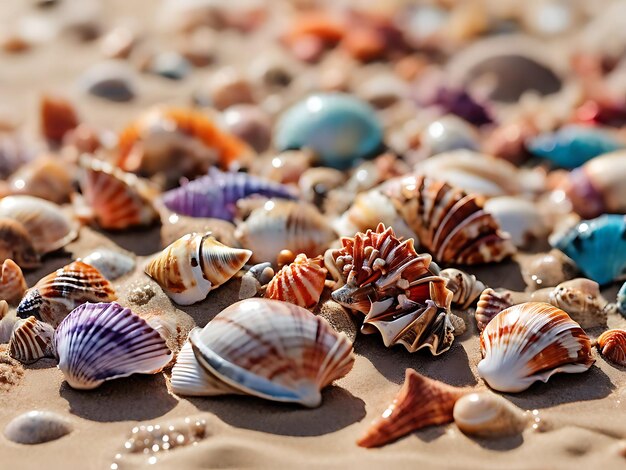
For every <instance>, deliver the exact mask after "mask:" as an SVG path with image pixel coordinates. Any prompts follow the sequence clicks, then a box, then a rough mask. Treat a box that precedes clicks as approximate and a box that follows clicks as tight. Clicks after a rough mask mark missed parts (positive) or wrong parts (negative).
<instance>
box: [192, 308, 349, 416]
mask: <svg viewBox="0 0 626 470" xmlns="http://www.w3.org/2000/svg"><path fill="white" fill-rule="evenodd" d="M189 341H190V342H191V345H192V346H193V351H194V353H195V357H196V359H197V361H198V362H199V364H200V365H201V366H202V368H203V369H204V370H205V372H207V373H208V374H209V375H212V376H214V377H215V378H217V379H219V380H221V381H223V382H224V383H225V384H226V386H227V387H232V388H235V389H236V390H238V391H240V392H243V393H246V394H250V395H254V396H258V397H261V398H265V399H268V400H273V401H279V402H290V403H300V404H302V405H304V406H308V407H316V406H319V405H320V403H321V402H322V396H321V393H320V390H321V389H322V388H324V387H326V386H327V385H330V384H331V383H332V382H333V381H334V380H336V379H339V378H341V377H343V376H344V375H346V374H347V373H348V372H349V371H350V370H351V369H352V366H353V364H354V353H353V352H352V343H350V341H349V340H348V338H347V337H346V336H345V334H343V333H336V332H335V331H334V330H333V329H332V328H331V326H330V325H329V324H328V323H327V322H326V321H325V320H323V319H321V318H319V317H316V316H315V315H312V314H311V313H310V312H309V311H307V310H305V309H303V308H301V307H298V306H296V305H293V304H290V303H287V302H280V301H278V300H269V299H247V300H242V301H241V302H237V303H235V304H233V305H231V306H230V307H228V308H227V309H225V310H223V311H222V312H221V313H219V314H218V315H217V316H216V317H215V318H214V319H213V320H211V321H210V322H209V324H208V325H207V326H206V327H204V329H202V330H199V329H195V330H193V331H192V332H191V334H190V335H189ZM222 387H223V385H222ZM215 393H216V390H215V389H214V388H212V387H208V389H207V394H215Z"/></svg>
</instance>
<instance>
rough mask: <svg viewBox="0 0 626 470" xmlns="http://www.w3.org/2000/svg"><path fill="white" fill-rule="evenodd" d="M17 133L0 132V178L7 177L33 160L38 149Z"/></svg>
mask: <svg viewBox="0 0 626 470" xmlns="http://www.w3.org/2000/svg"><path fill="white" fill-rule="evenodd" d="M26 142H27V141H26V140H25V139H24V138H22V137H20V136H19V135H18V134H2V133H0V178H2V179H5V178H8V177H9V176H10V175H11V174H13V173H14V172H15V171H17V170H18V169H19V168H20V167H21V166H22V165H24V164H25V163H27V162H29V161H31V160H33V159H34V158H35V157H36V156H37V153H38V149H37V148H36V147H34V146H33V145H32V143H31V142H30V140H29V141H28V144H27V143H26Z"/></svg>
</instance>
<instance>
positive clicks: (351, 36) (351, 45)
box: [341, 27, 386, 62]
mask: <svg viewBox="0 0 626 470" xmlns="http://www.w3.org/2000/svg"><path fill="white" fill-rule="evenodd" d="M341 47H342V48H343V49H345V50H346V51H347V52H348V53H349V54H350V55H351V56H352V57H354V58H355V59H357V60H360V61H364V62H365V61H369V60H376V59H380V58H381V57H382V56H383V55H384V54H385V49H386V44H385V38H384V37H382V35H381V34H380V33H379V32H378V31H376V30H375V29H373V28H367V27H357V28H354V29H351V30H350V31H348V33H347V34H346V36H345V37H344V38H343V41H341Z"/></svg>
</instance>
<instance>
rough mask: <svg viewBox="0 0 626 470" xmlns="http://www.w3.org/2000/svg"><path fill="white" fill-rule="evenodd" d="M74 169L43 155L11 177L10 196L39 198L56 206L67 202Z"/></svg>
mask: <svg viewBox="0 0 626 470" xmlns="http://www.w3.org/2000/svg"><path fill="white" fill-rule="evenodd" d="M73 178H74V168H73V167H72V166H68V164H67V163H66V162H64V161H63V160H61V159H59V158H55V157H53V156H50V155H43V156H40V157H38V158H36V159H35V160H33V161H31V162H29V163H27V164H26V165H24V166H22V167H21V168H20V169H19V170H17V171H16V172H15V173H13V174H12V175H11V178H10V179H9V191H10V193H11V194H25V195H29V196H35V197H40V198H42V199H45V200H47V201H51V202H54V203H56V204H62V203H64V202H67V201H69V199H70V194H71V193H72V192H73V191H74V184H73V183H74V179H73Z"/></svg>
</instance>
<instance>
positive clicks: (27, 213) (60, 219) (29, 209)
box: [0, 196, 79, 267]
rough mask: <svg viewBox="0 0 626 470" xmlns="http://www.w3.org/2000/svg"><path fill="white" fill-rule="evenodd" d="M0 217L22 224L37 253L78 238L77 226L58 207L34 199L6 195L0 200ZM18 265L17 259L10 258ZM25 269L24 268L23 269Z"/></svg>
mask: <svg viewBox="0 0 626 470" xmlns="http://www.w3.org/2000/svg"><path fill="white" fill-rule="evenodd" d="M0 218H9V219H13V220H16V221H17V222H19V223H21V224H22V225H23V226H24V228H25V229H26V232H27V233H28V235H29V236H30V238H31V240H32V244H33V246H34V248H35V250H37V251H38V252H39V253H41V254H43V253H49V252H52V251H56V250H58V249H59V248H63V247H64V246H65V245H67V244H68V243H69V242H71V241H72V240H74V239H75V238H76V237H77V236H78V228H79V227H78V223H77V222H76V220H74V219H72V218H70V217H68V216H67V215H65V213H64V212H63V211H62V210H61V208H60V207H59V206H57V205H56V204H53V203H51V202H49V201H46V200H44V199H40V198H38V197H33V196H8V197H5V198H2V199H1V200H0ZM13 259H14V260H15V261H16V262H17V263H18V264H20V265H21V263H19V261H17V258H13ZM25 267H26V266H25Z"/></svg>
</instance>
